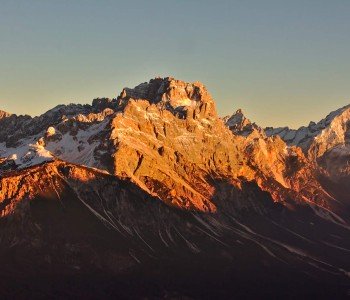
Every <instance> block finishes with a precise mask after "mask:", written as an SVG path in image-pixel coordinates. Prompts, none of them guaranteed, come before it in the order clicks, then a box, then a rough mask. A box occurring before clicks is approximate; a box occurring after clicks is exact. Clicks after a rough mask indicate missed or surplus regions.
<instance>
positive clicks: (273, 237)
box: [0, 78, 350, 299]
mask: <svg viewBox="0 0 350 300" xmlns="http://www.w3.org/2000/svg"><path fill="white" fill-rule="evenodd" d="M349 124H350V108H349V106H346V107H343V108H341V109H339V110H337V111H335V112H332V113H331V114H329V115H328V116H327V117H326V118H325V119H323V120H321V121H320V122H318V123H313V122H311V123H310V124H309V125H308V126H307V127H301V128H300V129H297V130H291V129H289V128H288V127H285V128H271V127H269V128H262V127H260V126H259V125H258V124H256V123H253V122H251V121H250V120H249V119H248V118H246V116H245V115H244V113H243V111H242V110H237V111H236V113H234V114H233V115H231V116H227V117H224V118H220V117H219V116H218V114H217V111H216V107H215V101H214V99H213V98H212V97H211V95H210V93H209V92H208V90H207V89H206V87H205V86H204V85H203V84H202V83H200V82H195V83H187V82H183V81H180V80H176V79H174V78H155V79H152V80H150V81H149V82H145V83H142V84H140V85H138V86H136V87H135V88H124V89H123V90H122V91H121V93H120V95H119V96H118V97H116V98H115V99H107V98H98V99H94V100H93V102H92V105H80V104H70V105H58V106H56V107H55V108H53V109H51V110H49V111H47V112H46V113H44V114H43V115H41V116H38V117H34V118H32V117H30V116H17V115H15V114H10V113H6V112H3V111H0V128H1V129H0V187H1V189H0V212H1V218H0V251H2V253H3V254H2V255H1V256H0V259H1V260H2V261H1V265H2V273H1V278H0V279H1V280H0V282H1V284H0V285H1V287H2V289H1V292H0V293H2V294H3V295H4V296H8V295H10V294H11V295H13V293H15V296H16V297H19V298H21V297H26V295H29V294H30V295H32V296H34V297H39V298H40V297H50V295H60V297H62V298H74V297H75V298H76V297H87V298H102V297H118V298H127V299H135V298H152V299H153V298H154V299H160V298H169V299H178V298H181V299H198V298H209V299H211V298H232V297H240V296H245V297H249V298H269V299H271V297H275V296H278V297H283V298H296V297H305V298H306V297H308V296H310V295H312V296H317V297H319V298H322V297H324V298H329V297H336V296H337V297H338V296H339V297H342V296H344V297H345V296H346V295H348V291H349V289H350V279H349V276H350V275H349V274H350V239H349V229H350V200H349V197H348V195H349V192H350V189H349V184H348V182H349V180H350V167H349V166H350V146H349V145H350V144H349V143H350V126H349ZM14 291H15V292H14Z"/></svg>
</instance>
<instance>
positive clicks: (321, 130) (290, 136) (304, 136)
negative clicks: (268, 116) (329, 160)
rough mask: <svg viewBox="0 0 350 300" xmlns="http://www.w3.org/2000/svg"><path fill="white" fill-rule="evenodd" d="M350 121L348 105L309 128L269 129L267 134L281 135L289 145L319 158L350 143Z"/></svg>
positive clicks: (349, 106) (313, 123)
mask: <svg viewBox="0 0 350 300" xmlns="http://www.w3.org/2000/svg"><path fill="white" fill-rule="evenodd" d="M349 120H350V105H347V106H344V107H342V108H340V109H337V110H335V111H333V112H331V113H330V114H329V115H327V117H326V118H324V119H322V120H321V121H319V122H318V123H315V122H310V124H309V125H308V126H307V127H306V126H302V127H300V128H299V129H289V128H288V127H279V128H272V127H268V128H266V129H265V132H266V135H267V136H272V135H279V136H280V137H281V138H282V139H283V140H284V141H285V142H286V143H288V144H289V145H294V146H299V147H301V148H302V149H303V151H304V152H305V153H309V155H311V156H312V157H313V158H317V157H320V156H322V155H323V154H324V153H325V152H326V151H328V150H330V149H332V148H333V147H335V146H340V145H344V146H345V145H347V144H348V143H349V141H350V139H349V132H348V130H349V126H348V123H349Z"/></svg>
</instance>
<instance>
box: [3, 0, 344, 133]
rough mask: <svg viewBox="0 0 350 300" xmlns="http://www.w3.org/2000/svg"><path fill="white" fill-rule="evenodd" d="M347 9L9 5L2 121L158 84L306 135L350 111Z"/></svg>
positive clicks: (225, 4) (331, 5) (296, 4)
mask: <svg viewBox="0 0 350 300" xmlns="http://www.w3.org/2000/svg"><path fill="white" fill-rule="evenodd" d="M349 9H350V2H348V1H341V0H338V1H332V2H328V1H307V2H306V3H305V1H285V2H284V3H281V2H280V1H264V3H262V1H244V2H241V1H176V2H170V1H158V0H157V1H148V2H145V1H130V2H128V3H125V2H124V3H123V2H121V1H107V0H104V1H91V0H90V1H74V2H71V1H65V0H63V1H59V2H58V1H57V2H42V1H37V0H30V1H16V2H15V1H1V11H0V37H1V40H2V43H1V46H0V54H1V58H0V62H1V68H0V77H1V80H0V109H1V110H5V111H9V112H11V113H16V114H29V115H40V114H42V113H44V112H45V111H47V110H48V109H50V108H52V107H54V106H56V105H58V104H67V103H82V104H85V103H88V104H90V103H91V101H92V99H93V98H97V97H109V98H113V97H116V96H117V95H118V94H119V93H120V91H121V90H122V88H123V87H126V86H127V87H134V86H136V85H137V84H139V83H142V82H144V81H148V80H149V79H151V78H154V77H156V76H162V77H166V76H172V77H175V78H177V79H181V80H184V81H190V82H192V81H201V82H202V83H203V84H205V85H206V86H207V88H208V90H209V92H210V93H211V94H212V96H213V98H214V99H215V101H216V104H217V109H218V113H219V114H220V115H221V116H225V115H228V114H231V113H233V112H234V111H236V110H237V109H238V108H242V109H243V111H244V112H245V113H246V115H247V116H248V117H249V118H250V119H251V120H252V121H254V122H256V123H257V124H259V125H261V126H263V127H265V126H276V127H277V126H289V127H291V128H297V127H300V126H302V125H307V124H308V123H309V122H310V121H316V122H317V121H319V120H320V119H322V118H324V117H325V116H326V115H327V114H328V113H329V112H331V111H333V110H335V109H337V108H340V107H343V106H345V105H347V104H349V103H350V101H349V100H350V86H349V84H348V74H349V70H350V61H349V59H348V53H349V50H350V40H349V39H348V32H349V29H350V19H349V18H348V12H349V11H350V10H349Z"/></svg>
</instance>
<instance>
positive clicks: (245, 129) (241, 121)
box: [223, 109, 263, 136]
mask: <svg viewBox="0 0 350 300" xmlns="http://www.w3.org/2000/svg"><path fill="white" fill-rule="evenodd" d="M223 121H224V123H225V125H226V126H227V127H228V128H229V129H230V130H231V131H232V132H234V133H236V134H240V135H243V136H247V135H249V134H251V133H252V132H256V133H257V134H258V135H261V136H263V130H262V129H261V128H260V127H259V126H258V125H257V124H255V123H252V122H251V121H250V120H249V119H248V118H247V117H246V116H245V114H244V112H243V110H242V109H238V110H237V111H236V112H235V113H234V114H232V115H231V116H226V117H224V118H223Z"/></svg>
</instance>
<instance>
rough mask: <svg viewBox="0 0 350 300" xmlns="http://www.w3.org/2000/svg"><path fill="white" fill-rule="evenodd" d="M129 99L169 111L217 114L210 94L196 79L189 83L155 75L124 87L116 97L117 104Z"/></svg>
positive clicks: (206, 114)
mask: <svg viewBox="0 0 350 300" xmlns="http://www.w3.org/2000/svg"><path fill="white" fill-rule="evenodd" d="M130 99H134V100H147V101H148V102H149V103H151V104H156V105H159V106H161V107H163V108H165V109H168V110H170V111H176V112H179V111H180V112H184V111H188V110H191V109H192V110H194V111H195V114H197V113H202V115H203V116H204V115H205V116H217V114H216V109H215V103H214V101H213V99H212V97H211V95H210V94H209V92H208V91H207V89H206V87H205V86H204V85H203V84H202V83H201V82H198V81H196V82H193V83H189V82H185V81H182V80H177V79H174V78H173V77H165V78H160V77H157V78H154V79H151V80H150V81H149V82H144V83H141V84H139V85H137V86H136V87H134V88H124V89H123V90H122V92H121V93H120V95H119V97H118V104H119V105H121V106H123V105H126V104H127V103H128V101H129V100H130Z"/></svg>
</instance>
